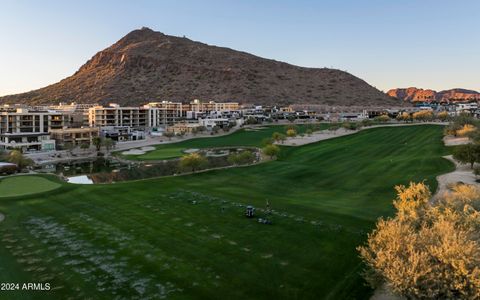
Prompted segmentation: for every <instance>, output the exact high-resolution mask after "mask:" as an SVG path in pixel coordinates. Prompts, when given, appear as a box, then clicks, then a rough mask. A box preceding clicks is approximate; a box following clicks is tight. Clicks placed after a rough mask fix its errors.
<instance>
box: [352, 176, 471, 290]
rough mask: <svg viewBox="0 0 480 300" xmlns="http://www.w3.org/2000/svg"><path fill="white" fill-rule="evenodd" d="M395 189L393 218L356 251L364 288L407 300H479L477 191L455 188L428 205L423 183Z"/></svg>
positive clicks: (374, 232) (428, 197) (384, 221)
mask: <svg viewBox="0 0 480 300" xmlns="http://www.w3.org/2000/svg"><path fill="white" fill-rule="evenodd" d="M396 189H397V194H398V195H397V199H396V200H395V201H394V206H395V208H396V211H397V212H396V215H395V216H394V217H393V218H387V219H380V220H379V221H378V222H377V225H376V229H375V230H374V231H373V232H372V233H370V234H369V235H368V241H367V243H366V245H364V246H361V247H359V248H358V250H359V252H360V256H361V258H362V259H363V260H364V262H365V264H366V265H367V269H366V271H365V273H364V276H365V278H366V280H367V282H368V283H369V284H370V285H371V286H372V287H374V288H375V287H379V286H382V285H383V286H385V287H386V288H387V289H389V290H390V291H392V292H393V293H394V294H397V295H400V296H403V297H405V298H407V299H479V298H480V267H479V266H480V235H479V234H478V228H480V218H479V217H478V216H479V215H480V190H479V189H478V188H477V187H475V186H472V185H457V186H455V187H454V188H453V190H452V191H451V192H450V193H446V194H444V195H443V196H442V197H440V198H439V199H438V200H437V201H435V202H434V204H432V202H431V201H430V198H431V194H430V190H429V189H428V187H427V186H426V185H425V184H423V183H410V186H408V187H405V186H398V187H396Z"/></svg>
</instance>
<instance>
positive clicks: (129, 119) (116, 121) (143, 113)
mask: <svg viewBox="0 0 480 300" xmlns="http://www.w3.org/2000/svg"><path fill="white" fill-rule="evenodd" d="M88 121H89V125H90V126H91V127H111V126H128V127H131V128H146V127H151V126H152V125H153V126H156V125H155V124H154V122H153V121H151V120H150V108H148V107H121V106H119V105H117V104H110V106H108V107H103V106H95V107H91V108H89V110H88Z"/></svg>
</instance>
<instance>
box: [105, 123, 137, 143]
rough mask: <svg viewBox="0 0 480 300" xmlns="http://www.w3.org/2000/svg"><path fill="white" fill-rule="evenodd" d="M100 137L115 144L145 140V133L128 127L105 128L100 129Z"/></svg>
mask: <svg viewBox="0 0 480 300" xmlns="http://www.w3.org/2000/svg"><path fill="white" fill-rule="evenodd" d="M100 136H103V137H105V138H110V139H112V140H114V141H116V142H126V141H138V140H144V139H145V131H142V130H135V129H133V128H131V127H129V126H106V127H101V128H100Z"/></svg>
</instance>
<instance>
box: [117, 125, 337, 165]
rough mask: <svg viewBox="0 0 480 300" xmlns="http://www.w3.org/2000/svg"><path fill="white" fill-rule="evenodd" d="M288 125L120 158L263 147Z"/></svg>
mask: <svg viewBox="0 0 480 300" xmlns="http://www.w3.org/2000/svg"><path fill="white" fill-rule="evenodd" d="M317 125H318V126H320V127H321V128H323V129H325V128H327V126H328V125H327V124H317ZM285 126H286V125H272V126H265V127H259V128H254V129H255V130H250V131H247V129H241V130H239V131H237V132H234V133H232V134H229V135H223V136H219V137H215V136H212V137H209V138H195V139H190V140H186V141H183V142H178V143H171V144H163V145H157V146H155V148H156V149H155V150H154V151H148V152H145V153H144V154H135V155H131V154H128V153H127V154H124V153H119V154H118V155H120V157H122V158H125V159H130V160H162V159H169V158H174V157H179V156H182V155H183V154H184V153H185V150H187V149H191V148H194V149H198V148H200V149H202V148H214V147H231V146H253V147H261V146H262V141H263V140H264V139H266V138H271V137H272V134H273V133H274V132H282V133H284V132H285ZM297 127H298V132H299V133H302V132H304V131H305V125H297Z"/></svg>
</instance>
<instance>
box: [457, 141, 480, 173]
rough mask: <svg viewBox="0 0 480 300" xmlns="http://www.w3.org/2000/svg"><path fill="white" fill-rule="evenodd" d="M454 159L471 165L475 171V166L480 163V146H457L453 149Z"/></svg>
mask: <svg viewBox="0 0 480 300" xmlns="http://www.w3.org/2000/svg"><path fill="white" fill-rule="evenodd" d="M453 158H454V159H456V160H458V161H459V162H461V163H463V164H470V168H472V169H473V165H474V164H475V163H476V162H479V161H480V145H477V144H465V145H459V146H456V147H455V149H453Z"/></svg>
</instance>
